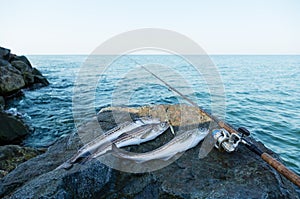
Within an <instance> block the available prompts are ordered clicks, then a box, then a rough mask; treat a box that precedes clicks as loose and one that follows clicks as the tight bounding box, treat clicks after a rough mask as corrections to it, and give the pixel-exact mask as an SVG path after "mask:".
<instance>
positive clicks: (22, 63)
mask: <svg viewBox="0 0 300 199" xmlns="http://www.w3.org/2000/svg"><path fill="white" fill-rule="evenodd" d="M48 85H49V82H48V80H47V79H46V78H45V77H44V76H43V75H42V73H41V72H40V71H38V70H37V69H36V68H33V67H32V65H31V63H30V62H29V60H28V59H27V58H26V57H25V56H23V55H22V56H17V55H15V54H12V53H10V50H9V49H5V48H2V47H0V95H4V96H6V97H7V96H10V95H12V94H14V93H16V92H19V91H20V89H21V88H25V87H26V88H30V89H35V88H39V87H43V86H48Z"/></svg>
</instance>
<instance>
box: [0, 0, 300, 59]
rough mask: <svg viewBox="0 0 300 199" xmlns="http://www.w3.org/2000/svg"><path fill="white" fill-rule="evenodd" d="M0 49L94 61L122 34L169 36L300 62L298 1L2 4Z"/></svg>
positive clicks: (214, 49)
mask: <svg viewBox="0 0 300 199" xmlns="http://www.w3.org/2000/svg"><path fill="white" fill-rule="evenodd" d="M0 5H1V7H0V26H1V27H0V46H3V47H6V48H10V49H12V52H13V53H16V54H25V55H31V54H90V53H91V52H92V51H93V50H94V49H95V48H96V47H97V46H99V45H100V44H101V43H103V42H104V41H106V40H108V39H110V38H111V37H113V36H115V35H118V34H120V33H123V32H126V31H130V30H134V29H139V28H162V29H168V30H172V31H176V32H178V33H181V34H183V35H185V36H187V37H189V38H190V39H192V40H194V41H195V42H197V43H198V44H199V45H200V46H201V47H202V48H203V49H204V50H205V51H206V52H207V53H208V54H300V25H299V24H300V1H298V0H281V1H277V0H264V1H261V0H251V1H240V0H226V1H223V0H219V1H218V0H211V1H208V0H207V1H201V0H194V1H191V0H186V1H177V2H176V1H175V0H173V1H170V0H164V1H162V0H160V1H159V0H151V1H143V0H139V1H137V0H126V1H125V0H123V1H121V0H119V1H116V0H110V1H102V0H85V1H84V0H61V1H56V0H43V1H41V0H26V1H21V0H10V1H7V0H0Z"/></svg>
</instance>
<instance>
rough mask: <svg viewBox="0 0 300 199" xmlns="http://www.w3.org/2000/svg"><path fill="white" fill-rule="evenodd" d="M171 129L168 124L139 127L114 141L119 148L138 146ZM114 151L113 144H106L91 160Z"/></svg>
mask: <svg viewBox="0 0 300 199" xmlns="http://www.w3.org/2000/svg"><path fill="white" fill-rule="evenodd" d="M169 127H170V125H169V123H168V122H162V123H159V124H148V125H144V126H141V127H138V128H136V129H134V130H132V131H130V132H127V133H125V134H124V135H123V136H121V137H120V138H118V139H116V140H114V141H113V144H115V145H116V146H117V147H124V146H131V145H137V144H141V143H144V142H148V141H150V140H153V139H155V138H156V137H158V136H159V135H161V134H162V133H163V132H165V131H166V130H167V129H168V128H169ZM111 150H112V143H106V144H104V145H103V146H102V147H99V148H98V150H97V151H96V152H95V153H93V154H92V155H91V156H90V157H89V159H93V158H97V157H99V156H101V155H103V154H105V153H106V152H108V151H111Z"/></svg>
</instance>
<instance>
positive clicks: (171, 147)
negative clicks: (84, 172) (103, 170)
mask: <svg viewBox="0 0 300 199" xmlns="http://www.w3.org/2000/svg"><path fill="white" fill-rule="evenodd" d="M207 134H208V130H199V129H192V130H189V131H186V132H183V133H180V134H178V135H177V136H175V137H174V138H173V139H172V140H170V141H169V142H168V143H166V144H165V145H163V146H161V147H159V148H157V149H155V150H153V151H150V152H146V153H130V152H128V153H127V152H126V153H124V151H121V150H120V149H119V148H118V146H117V145H116V144H113V151H114V152H113V155H115V156H117V157H121V158H124V159H129V160H133V161H135V162H137V163H143V162H146V161H149V160H154V159H162V160H169V159H170V158H172V157H173V156H174V155H176V154H177V153H180V152H184V151H186V150H188V149H190V148H193V147H195V146H196V145H197V144H198V143H199V142H200V141H201V140H203V139H204V137H205V136H206V135H207Z"/></svg>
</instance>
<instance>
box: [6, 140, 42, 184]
mask: <svg viewBox="0 0 300 199" xmlns="http://www.w3.org/2000/svg"><path fill="white" fill-rule="evenodd" d="M39 154H41V151H39V150H36V149H33V148H29V147H21V146H18V145H5V146H0V179H1V178H3V177H4V176H5V175H6V174H7V173H9V172H10V171H12V170H13V169H15V168H16V167H17V165H19V164H20V163H22V162H25V161H27V160H29V159H31V158H33V157H35V156H37V155H39Z"/></svg>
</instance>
